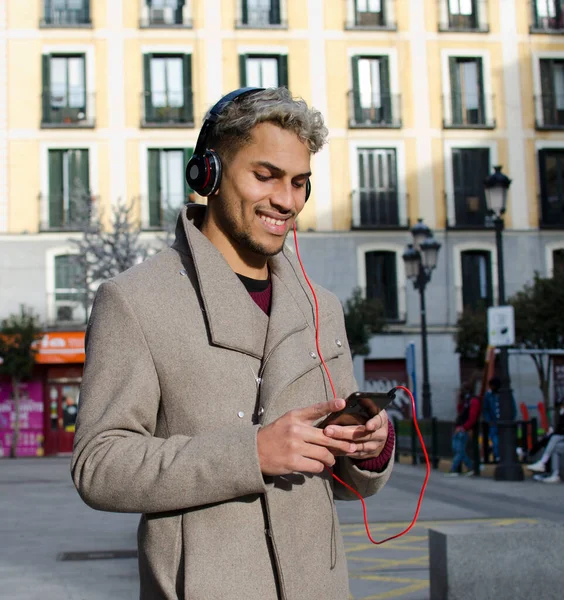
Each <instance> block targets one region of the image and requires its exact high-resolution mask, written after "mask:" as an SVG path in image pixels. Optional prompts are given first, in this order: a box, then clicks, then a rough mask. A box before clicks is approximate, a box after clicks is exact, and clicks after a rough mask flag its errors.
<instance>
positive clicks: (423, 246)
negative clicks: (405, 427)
mask: <svg viewBox="0 0 564 600" xmlns="http://www.w3.org/2000/svg"><path fill="white" fill-rule="evenodd" d="M411 235H412V236H413V243H412V244H408V245H407V248H406V249H405V252H404V254H403V260H404V263H405V274H406V276H407V278H408V279H411V280H412V281H413V287H414V288H415V289H416V290H419V301H420V308H421V310H420V312H421V348H422V357H423V417H424V418H425V419H428V418H431V417H432V416H433V411H432V409H431V386H430V384H429V358H428V352H427V312H426V306H425V288H426V287H427V284H428V283H429V281H431V273H432V271H433V269H434V268H435V267H436V266H437V259H438V257H439V249H440V247H441V245H440V244H439V242H437V241H436V240H435V238H434V237H433V233H432V231H431V230H430V229H429V227H427V225H425V223H423V219H419V220H418V221H417V223H416V224H415V226H414V227H413V229H412V230H411Z"/></svg>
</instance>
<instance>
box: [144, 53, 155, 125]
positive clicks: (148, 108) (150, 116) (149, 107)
mask: <svg viewBox="0 0 564 600" xmlns="http://www.w3.org/2000/svg"><path fill="white" fill-rule="evenodd" d="M152 58H153V55H152V54H144V55H143V71H144V74H145V122H147V123H150V122H154V120H155V114H154V110H153V101H152V98H151V59H152Z"/></svg>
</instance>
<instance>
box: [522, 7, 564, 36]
mask: <svg viewBox="0 0 564 600" xmlns="http://www.w3.org/2000/svg"><path fill="white" fill-rule="evenodd" d="M530 11H531V12H530V14H531V25H530V27H529V31H530V32H531V33H564V3H563V2H562V0H530Z"/></svg>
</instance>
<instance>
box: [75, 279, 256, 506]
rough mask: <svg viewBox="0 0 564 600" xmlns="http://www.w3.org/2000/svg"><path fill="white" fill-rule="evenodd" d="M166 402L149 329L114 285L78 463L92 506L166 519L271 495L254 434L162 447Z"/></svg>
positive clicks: (89, 362)
mask: <svg viewBox="0 0 564 600" xmlns="http://www.w3.org/2000/svg"><path fill="white" fill-rule="evenodd" d="M160 398H161V394H160V386H159V378H158V374H157V371H156V368H155V364H154V362H153V359H152V356H151V351H150V348H149V346H148V344H147V341H146V339H145V337H144V334H143V330H142V327H141V325H140V323H139V322H138V320H137V316H136V314H135V312H134V311H133V310H132V308H131V306H130V305H129V303H128V302H127V300H126V298H125V295H124V294H123V292H122V291H121V289H120V287H119V285H118V284H117V283H115V282H113V281H109V282H107V283H105V284H103V285H102V286H101V287H100V289H99V291H98V293H97V296H96V300H95V302H94V306H93V308H92V315H91V318H90V321H89V325H88V329H87V335H86V362H85V370H84V376H83V381H82V386H81V392H80V402H79V412H78V418H77V423H76V433H75V441H74V450H73V456H72V461H71V472H72V477H73V481H74V484H75V486H76V488H77V490H78V492H79V494H80V496H81V497H82V499H83V500H84V501H85V502H86V503H87V504H88V505H90V506H91V507H92V508H96V509H99V510H108V511H116V512H141V513H151V512H165V511H172V510H180V509H186V508H191V507H195V506H201V505H203V504H209V503H211V502H222V501H225V500H228V499H232V498H236V497H240V496H244V495H248V494H254V493H264V492H266V491H267V488H266V486H265V483H264V480H263V477H262V473H261V471H260V464H259V460H258V452H257V448H256V434H257V429H258V428H257V427H256V426H249V428H248V429H241V428H236V429H235V428H234V429H232V430H230V429H217V430H210V431H208V432H206V434H205V435H198V436H194V437H188V436H183V435H173V436H170V437H168V436H166V433H165V434H164V437H157V435H156V427H157V415H158V413H159V407H160ZM159 433H160V432H159ZM161 435H163V434H161ZM165 437H166V439H165Z"/></svg>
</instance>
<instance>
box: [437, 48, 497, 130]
mask: <svg viewBox="0 0 564 600" xmlns="http://www.w3.org/2000/svg"><path fill="white" fill-rule="evenodd" d="M449 69H450V95H451V97H450V101H449V99H447V102H448V103H449V105H450V106H449V107H450V110H451V114H450V119H445V127H469V126H470V127H471V126H488V123H487V120H486V111H485V98H484V81H483V69H482V59H481V58H462V57H454V56H451V57H450V58H449ZM445 104H446V103H445Z"/></svg>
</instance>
